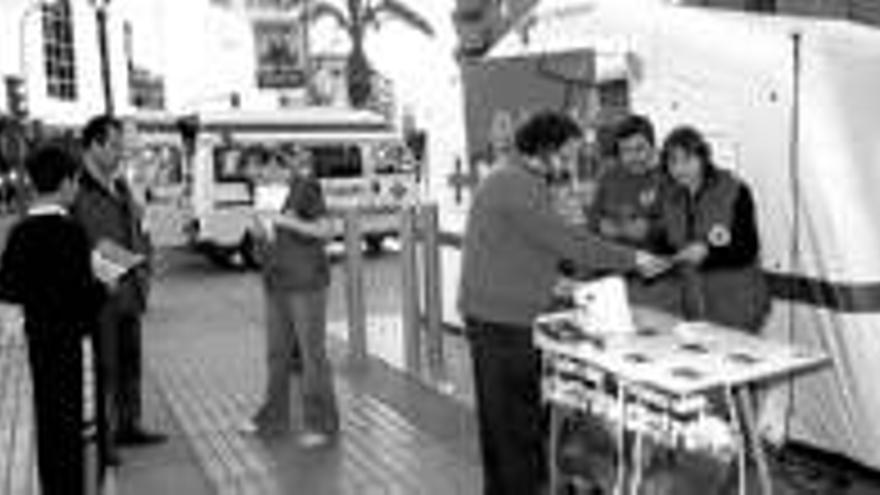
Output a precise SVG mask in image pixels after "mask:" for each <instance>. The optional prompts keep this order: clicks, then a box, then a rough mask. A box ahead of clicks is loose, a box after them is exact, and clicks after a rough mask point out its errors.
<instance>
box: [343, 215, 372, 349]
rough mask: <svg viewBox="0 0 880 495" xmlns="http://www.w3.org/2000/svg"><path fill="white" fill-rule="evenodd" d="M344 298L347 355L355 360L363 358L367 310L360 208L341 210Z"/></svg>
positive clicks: (365, 343)
mask: <svg viewBox="0 0 880 495" xmlns="http://www.w3.org/2000/svg"><path fill="white" fill-rule="evenodd" d="M343 222H344V233H345V234H344V235H345V299H346V310H347V312H348V355H349V358H350V359H351V360H352V361H354V362H355V363H357V364H362V363H364V362H366V358H367V311H366V305H365V303H364V257H363V251H362V250H361V226H360V212H358V210H357V209H356V208H351V209H348V210H346V211H345V217H344V219H343Z"/></svg>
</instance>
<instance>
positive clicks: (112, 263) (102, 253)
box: [91, 239, 147, 287]
mask: <svg viewBox="0 0 880 495" xmlns="http://www.w3.org/2000/svg"><path fill="white" fill-rule="evenodd" d="M146 259H147V258H146V256H144V255H143V254H140V253H134V252H132V251H129V250H128V249H126V248H124V247H122V246H120V245H119V244H117V243H115V242H113V241H111V240H109V239H101V240H100V241H99V242H98V245H97V246H95V249H93V250H92V259H91V261H92V271H93V272H94V274H95V276H96V277H97V278H98V279H99V280H100V281H102V282H104V283H105V284H107V285H109V286H111V287H112V286H114V285H116V282H117V281H118V280H119V277H121V276H122V275H124V274H125V273H126V272H128V271H129V270H131V269H132V268H134V267H135V266H137V265H139V264H141V263H143V262H145V261H146Z"/></svg>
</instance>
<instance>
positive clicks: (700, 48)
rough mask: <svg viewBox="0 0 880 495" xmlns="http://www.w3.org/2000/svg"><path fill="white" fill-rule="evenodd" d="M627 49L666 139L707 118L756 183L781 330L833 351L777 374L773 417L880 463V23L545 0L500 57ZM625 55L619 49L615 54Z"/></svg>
mask: <svg viewBox="0 0 880 495" xmlns="http://www.w3.org/2000/svg"><path fill="white" fill-rule="evenodd" d="M577 49H583V50H592V51H594V52H596V53H606V54H617V55H620V54H623V55H625V56H624V57H623V59H624V60H626V61H627V66H626V68H625V69H626V70H625V73H626V75H627V78H628V80H629V83H630V89H631V98H632V99H631V101H632V106H633V110H634V111H636V112H639V113H644V114H646V115H648V116H650V117H651V118H652V119H653V120H654V122H655V123H656V124H657V127H658V131H659V133H658V135H659V137H660V139H662V136H663V135H664V134H665V133H666V132H668V131H669V130H670V129H671V128H672V127H674V126H676V125H680V124H691V125H696V126H697V127H698V128H700V129H702V130H703V131H705V132H706V134H707V135H708V137H709V139H710V141H711V143H712V145H713V150H714V152H715V155H716V158H717V161H718V162H719V163H720V165H722V166H725V167H729V168H732V169H735V170H736V171H737V173H738V174H739V175H741V176H742V177H743V178H744V179H745V180H746V181H747V182H748V183H749V184H750V185H751V186H752V188H753V190H754V192H755V197H756V202H757V205H758V212H759V225H760V231H761V237H762V245H763V256H764V267H765V269H766V272H767V273H768V275H769V276H770V278H771V281H772V286H773V288H774V294H775V296H776V299H775V302H774V310H773V313H772V315H771V318H770V321H769V322H768V324H767V326H766V328H765V334H766V335H767V336H768V337H769V338H776V339H783V340H790V341H796V342H800V343H805V344H809V345H812V346H815V347H817V348H819V349H823V350H824V351H825V352H827V353H828V354H829V355H830V356H831V357H832V360H833V365H832V366H830V367H828V368H826V369H825V370H824V371H821V372H818V373H814V374H812V375H809V376H804V377H798V378H796V379H795V380H793V381H791V382H783V383H780V384H777V386H776V387H774V389H773V390H772V391H771V392H770V393H769V394H768V396H767V398H766V401H765V407H764V411H763V415H762V423H763V426H764V427H765V428H766V429H767V430H768V431H771V432H775V433H776V434H777V435H783V436H785V437H786V438H789V439H794V440H798V441H801V442H804V443H808V444H811V445H814V446H816V447H819V448H822V449H826V450H829V451H833V452H837V453H841V454H844V455H846V456H848V457H850V458H852V459H854V460H856V461H858V462H861V463H863V464H865V465H867V466H870V467H873V468H875V469H880V428H875V427H874V425H873V421H872V420H873V419H874V418H876V417H878V416H880V387H877V386H876V383H875V382H874V380H875V377H876V376H878V375H880V359H878V356H880V331H878V328H880V217H878V215H877V212H880V194H877V193H876V187H877V186H876V185H877V184H880V98H877V97H876V92H877V89H876V88H878V87H880V30H877V29H874V28H870V27H867V26H863V25H859V24H856V23H851V22H847V21H836V20H817V19H808V18H791V17H784V16H758V15H751V14H747V13H735V12H721V11H718V10H708V9H698V8H686V7H675V6H668V5H667V6H662V5H654V4H653V3H651V2H645V3H644V5H643V6H642V7H641V8H640V10H639V15H633V11H632V3H631V2H602V1H598V0H594V1H588V0H545V1H543V2H541V3H539V4H538V5H537V6H536V7H535V9H534V10H533V11H532V12H531V13H530V14H528V15H527V16H526V17H525V18H524V20H523V22H522V23H521V24H520V25H519V26H516V27H515V28H514V29H513V30H512V31H511V32H510V33H509V34H508V35H507V36H506V37H505V38H502V40H500V42H499V43H498V44H497V45H496V47H495V48H494V49H493V51H492V52H490V59H491V60H493V61H498V60H501V59H508V58H516V57H528V56H531V57H543V56H547V55H548V54H551V53H557V52H571V51H572V50H577ZM619 59H620V58H619V57H618V60H619Z"/></svg>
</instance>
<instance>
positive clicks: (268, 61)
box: [253, 19, 306, 89]
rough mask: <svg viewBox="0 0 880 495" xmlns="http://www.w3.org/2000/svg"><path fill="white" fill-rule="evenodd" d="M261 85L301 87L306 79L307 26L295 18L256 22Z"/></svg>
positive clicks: (255, 38) (278, 87)
mask: <svg viewBox="0 0 880 495" xmlns="http://www.w3.org/2000/svg"><path fill="white" fill-rule="evenodd" d="M253 26H254V47H255V49H256V52H257V53H256V57H257V64H256V65H257V87H258V88H270V89H290V88H301V87H303V86H304V85H305V82H306V46H305V42H306V40H305V36H304V31H303V26H302V25H301V24H300V23H299V22H297V21H295V20H289V19H285V20H259V21H254V23H253Z"/></svg>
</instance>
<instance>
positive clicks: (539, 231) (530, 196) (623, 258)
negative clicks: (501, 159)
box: [505, 187, 635, 271]
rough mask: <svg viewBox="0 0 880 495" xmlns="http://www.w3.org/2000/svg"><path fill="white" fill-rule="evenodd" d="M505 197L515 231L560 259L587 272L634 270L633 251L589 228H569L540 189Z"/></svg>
mask: <svg viewBox="0 0 880 495" xmlns="http://www.w3.org/2000/svg"><path fill="white" fill-rule="evenodd" d="M505 198H506V199H505V203H506V208H505V210H506V211H507V214H508V219H509V222H510V225H511V226H512V228H515V229H517V230H518V231H519V232H521V234H522V235H523V237H524V238H525V239H527V241H528V242H530V243H532V244H534V245H536V246H539V248H540V249H543V250H546V251H549V252H551V253H553V255H555V256H556V257H557V258H559V259H560V260H569V261H570V262H572V263H574V264H575V265H578V266H579V267H580V268H581V269H584V270H596V269H610V270H621V271H625V270H630V269H632V268H634V265H635V253H634V252H633V251H632V250H630V249H628V248H625V247H622V246H619V245H617V244H613V243H610V242H607V241H605V240H603V239H601V238H600V237H598V236H597V235H595V234H594V233H592V232H589V231H588V230H587V229H583V228H577V227H573V226H569V225H568V224H566V223H565V220H564V219H563V218H562V217H561V216H560V215H559V214H557V213H556V212H555V211H553V209H552V206H551V204H550V202H549V201H546V200H545V199H544V198H542V197H540V191H537V190H536V188H529V187H523V188H522V189H521V190H519V191H507V192H506V194H505Z"/></svg>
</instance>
